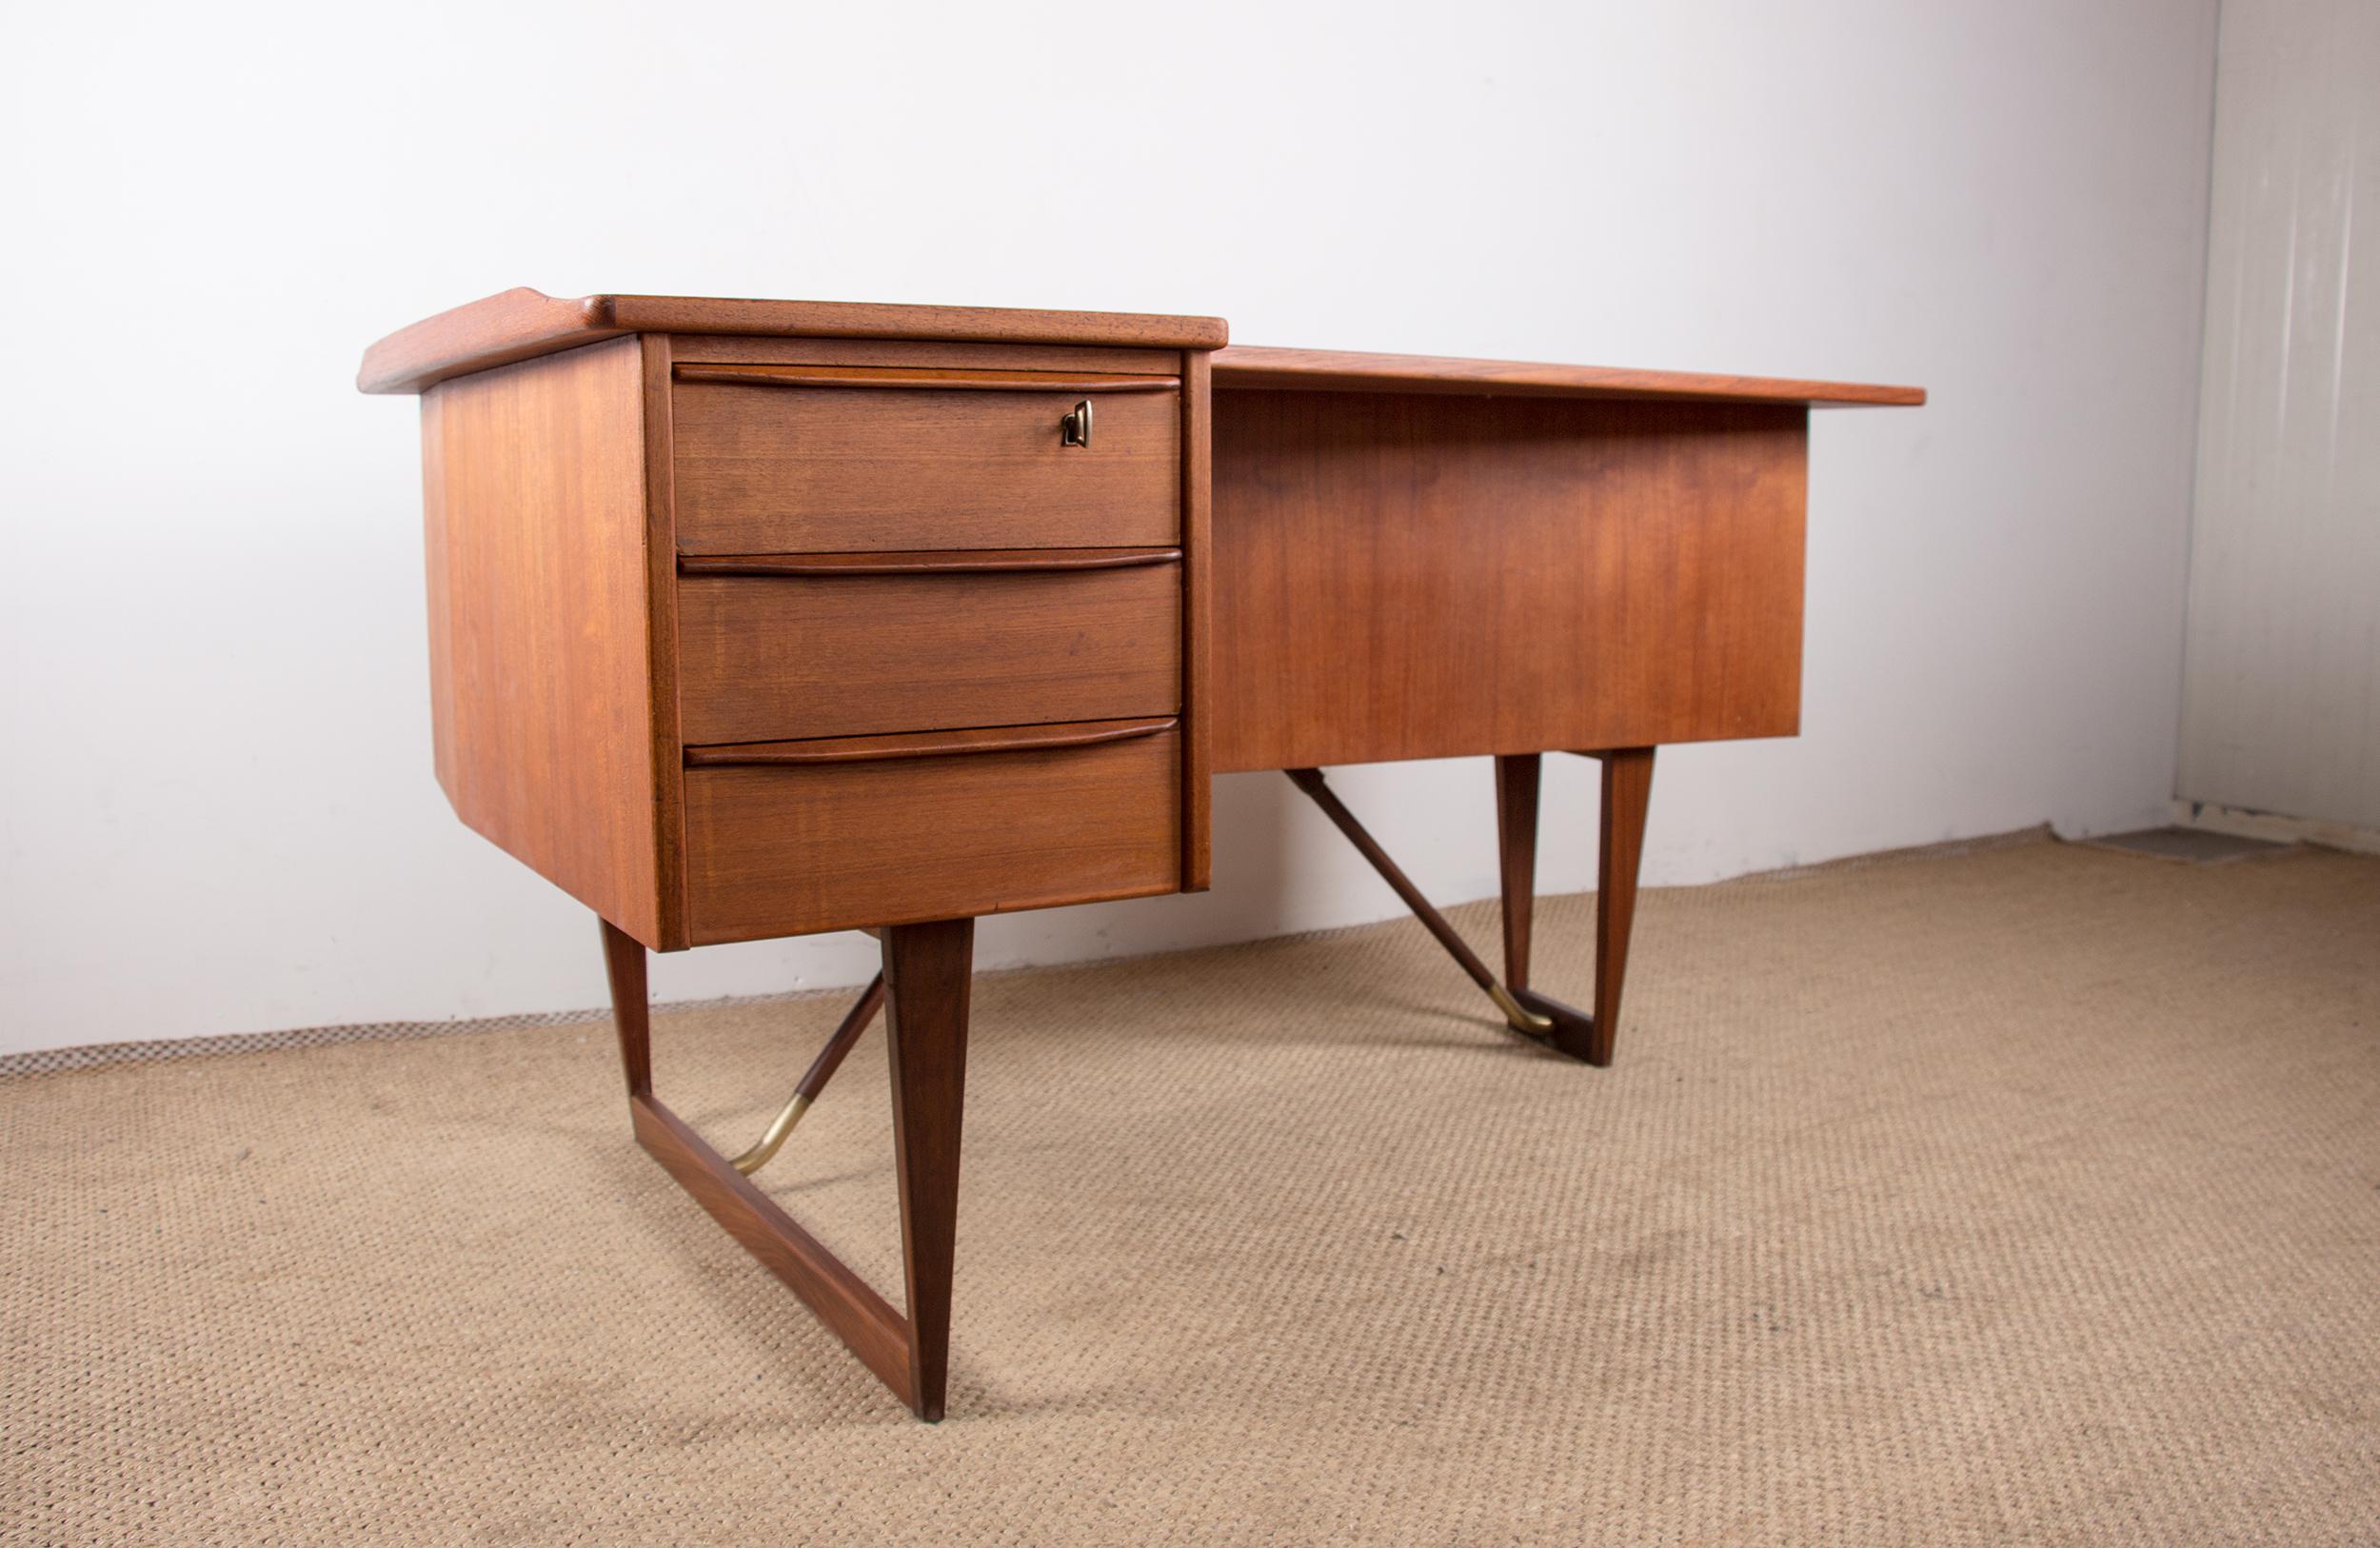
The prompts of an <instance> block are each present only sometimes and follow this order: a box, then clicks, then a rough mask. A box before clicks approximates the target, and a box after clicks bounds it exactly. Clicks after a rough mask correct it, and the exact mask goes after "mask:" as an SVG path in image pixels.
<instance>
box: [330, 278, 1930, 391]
mask: <svg viewBox="0 0 2380 1548" xmlns="http://www.w3.org/2000/svg"><path fill="white" fill-rule="evenodd" d="M624 333H727V334H736V333H741V334H762V335H767V334H791V335H803V336H807V337H810V338H829V339H919V340H926V341H930V342H935V343H968V344H1074V345H1121V346H1128V347H1143V348H1157V349H1213V350H1216V351H1217V352H1216V354H1215V356H1214V369H1215V385H1216V386H1217V387H1224V388H1232V387H1244V388H1270V389H1273V390H1276V391H1283V390H1285V391H1317V392H1330V391H1336V392H1459V393H1472V394H1482V395H1502V396H1512V397H1557V398H1559V397H1571V398H1662V399H1677V398H1698V399H1704V400H1724V401H1733V402H1739V403H1777V404H1794V403H1799V404H1809V405H1811V406H1813V407H1834V406H1842V405H1879V406H1881V405H1916V404H1922V403H1924V402H1925V401H1926V395H1925V389H1924V388H1922V387H1880V386H1874V385H1870V384H1862V383H1855V382H1805V381H1796V380H1790V379H1777V378H1770V377H1758V376H1713V375H1698V374H1696V373H1694V372H1691V371H1648V370H1631V369H1626V368H1622V367H1609V366H1552V365H1533V364H1530V363H1527V362H1522V361H1509V360H1459V359H1448V358H1440V357H1436V356H1430V355H1369V354H1354V353H1346V352H1341V351H1336V350H1325V349H1266V348H1258V347H1250V346H1247V345H1240V346H1237V347H1230V348H1224V347H1222V346H1223V345H1224V344H1225V343H1226V341H1227V339H1228V337H1229V330H1228V329H1227V328H1226V327H1225V325H1224V323H1223V320H1222V319H1221V318H1220V317H1173V316H1163V315H1156V314H1149V313H1140V312H1105V311H1027V310H1020V309H1015V308H999V307H899V306H875V305H868V304H863V303H855V302H840V301H732V300H714V299H711V298H708V297H704V296H635V295H592V296H580V297H577V298H575V299H569V300H565V299H563V298H560V297H556V296H549V295H546V294H545V293H543V292H542V291H537V290H532V289H529V288H526V287H523V288H519V289H514V290H506V291H505V292H504V293H503V294H501V295H492V296H489V297H487V298H486V300H483V301H474V302H471V303H470V304H469V305H467V306H462V307H457V308H454V309H453V310H451V311H444V312H440V313H439V314H438V315H437V316H435V317H431V318H427V319H425V320H424V321H422V322H419V323H415V324H414V325H413V326H412V327H406V328H400V329H399V330H398V331H396V332H394V333H391V334H389V335H388V336H387V338H385V339H383V340H381V341H380V342H379V343H378V344H375V345H373V346H372V347H371V348H369V349H368V350H367V351H366V352H365V355H364V366H363V369H361V370H360V371H358V372H357V373H356V379H355V385H356V386H357V387H360V388H361V389H363V390H364V391H366V392H419V391H421V390H422V389H423V388H424V387H429V386H431V385H432V384H434V383H438V382H443V381H445V380H446V379H447V378H448V377H450V376H463V375H466V374H467V373H469V372H472V371H481V370H486V369H487V368H488V367H493V366H503V365H508V364H510V363H511V362H513V361H516V360H527V359H530V358H531V357H533V356H537V355H547V354H553V353H556V352H557V351H560V350H564V349H574V348H576V347H579V346H580V345H583V344H593V343H596V342H597V341H599V340H602V339H610V338H617V337H619V336H620V335H622V334H624Z"/></svg>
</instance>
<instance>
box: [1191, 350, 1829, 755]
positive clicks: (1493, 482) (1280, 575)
mask: <svg viewBox="0 0 2380 1548" xmlns="http://www.w3.org/2000/svg"><path fill="white" fill-rule="evenodd" d="M1808 417H1809V416H1808V411H1807V409H1806V408H1804V407H1801V406H1799V405H1775V404H1744V403H1708V402H1689V401H1670V402H1662V401H1629V400H1618V399H1604V398H1561V397H1537V398H1518V397H1479V396H1469V395H1461V396H1458V395H1446V394H1438V393H1427V392H1406V391H1391V392H1369V391H1271V390H1250V389H1228V390H1227V389H1224V388H1220V387H1218V388H1217V389H1216V390H1215V393H1214V430H1213V434H1214V457H1213V469H1214V494H1213V500H1214V509H1213V526H1214V537H1213V554H1214V565H1215V576H1214V583H1213V591H1212V596H1213V606H1214V633H1213V640H1214V665H1213V670H1214V675H1215V706H1214V713H1213V717H1212V725H1213V735H1214V747H1213V753H1214V760H1215V767H1216V769H1217V770H1218V771H1220V772H1230V771H1233V770H1240V769H1271V768H1299V767H1310V766H1319V765H1323V764H1359V763H1378V762H1385V761H1390V760H1396V759H1405V758H1446V757H1458V756H1464V755H1476V754H1478V753H1483V752H1490V751H1494V752H1505V753H1517V752H1541V751H1551V750H1557V749H1569V750H1589V749H1596V748H1605V747H1628V746H1652V745H1656V744H1663V743H1674V742H1701V741H1713V740H1719V739H1727V738H1739V737H1768V736H1791V735H1793V734H1794V733H1795V731H1796V730H1797V729H1798V728H1799V723H1800V712H1801V601H1802V510H1803V493H1804V483H1805V477H1806V469H1807V446H1808Z"/></svg>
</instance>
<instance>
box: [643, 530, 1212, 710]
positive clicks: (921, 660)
mask: <svg viewBox="0 0 2380 1548" xmlns="http://www.w3.org/2000/svg"><path fill="white" fill-rule="evenodd" d="M678 667H679V714H680V717H681V720H682V723H683V725H684V736H685V739H686V741H687V742H689V743H694V744H702V743H713V742H759V741H769V740H778V739H784V738H793V737H833V736H859V735H865V734H868V733H871V732H882V731H917V730H940V729H943V728H946V727H952V726H963V725H1018V724H1027V723H1031V722H1036V721H1086V720H1112V719H1118V718H1121V717H1125V716H1134V715H1171V714H1173V713H1175V712H1176V711H1177V710H1179V709H1180V705H1181V567H1180V565H1179V564H1163V565H1143V566H1132V567H1128V568H1121V569H1088V570H1056V571H1032V570H1020V571H1013V572H1006V573H991V574H968V573H958V574H936V573H931V572H927V573H913V574H894V575H865V574H861V575H831V576H807V577H778V576H767V577H747V576H721V577H703V576H686V577H684V579H683V580H681V581H680V582H679V592H678Z"/></svg>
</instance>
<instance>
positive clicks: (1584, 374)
mask: <svg viewBox="0 0 2380 1548" xmlns="http://www.w3.org/2000/svg"><path fill="white" fill-rule="evenodd" d="M1214 369H1215V385H1216V386H1217V387H1254V388H1270V389H1272V390H1274V391H1293V392H1294V391H1312V392H1465V393H1474V394H1479V395H1492V396H1499V397H1532V398H1672V399H1674V398H1699V399H1703V400H1706V401H1713V400H1716V401H1726V402H1735V403H1779V404H1791V403H1800V404H1808V405H1810V406H1811V407H1839V406H1850V405H1874V406H1878V407H1881V406H1887V405H1898V406H1909V407H1914V406H1915V405H1918V404H1922V403H1924V402H1925V401H1926V391H1925V388H1923V387H1879V386H1875V385H1873V384H1867V383H1859V382H1804V381H1795V380H1789V379H1779V378H1775V377H1765V376H1709V375H1697V374H1696V373H1694V372H1692V371H1644V370H1630V369H1627V368H1625V367H1614V366H1539V365H1532V364H1529V363H1527V362H1524V361H1513V360H1458V359H1450V358H1445V357H1441V356H1435V355H1366V354H1353V353H1347V352H1344V351H1340V350H1334V349H1267V348H1262V347H1258V346H1254V345H1244V344H1242V345H1234V346H1232V347H1230V348H1228V349H1219V350H1217V351H1216V353H1215V356H1214Z"/></svg>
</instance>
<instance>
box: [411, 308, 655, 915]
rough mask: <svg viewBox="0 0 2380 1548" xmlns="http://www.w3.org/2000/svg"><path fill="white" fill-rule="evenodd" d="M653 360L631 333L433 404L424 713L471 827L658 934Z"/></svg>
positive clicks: (575, 892)
mask: <svg viewBox="0 0 2380 1548" xmlns="http://www.w3.org/2000/svg"><path fill="white" fill-rule="evenodd" d="M642 383H643V365H642V356H641V352H640V350H639V347H638V345H637V342H636V341H635V340H633V339H621V340H617V341H614V342H612V343H608V344H601V345H595V346H592V347H588V348H585V349H581V350H575V351H573V352H571V353H568V354H562V355H552V356H547V357H545V358H543V359H538V360H532V361H525V362H523V363H521V364H519V365H516V366H507V367H500V368H498V369H496V370H491V371H483V372H481V373H480V374H478V375H476V376H468V377H464V378H461V379H459V380H456V381H453V382H450V383H446V384H445V385H443V386H441V387H437V388H435V389H433V390H432V391H431V392H430V393H429V394H427V395H426V397H425V398H424V399H423V401H422V423H423V491H424V503H425V508H426V552H427V561H428V578H429V632H430V685H431V689H430V712H431V730H432V739H433V743H434V745H435V749H436V752H435V757H436V762H437V768H438V778H439V783H440V784H442V785H443V786H445V788H446V795H447V798H448V799H449V800H450V801H452V802H453V804H454V809H455V812H456V814H457V815H458V816H460V817H461V818H462V819H463V821H464V822H466V823H467V824H470V826H471V827H473V828H474V829H476V830H477V831H478V832H480V833H482V834H484V835H486V837H487V838H488V839H490V840H492V841H493V842H495V843H497V844H499V845H501V846H502V847H503V848H505V849H506V851H508V852H509V853H511V854H513V855H515V856H517V857H518V858H519V859H521V860H522V861H523V862H525V863H527V864H528V865H529V866H531V867H532V868H533V869H535V870H537V871H538V872H539V873H540V874H542V875H544V876H545V877H546V878H547V879H548V880H549V881H551V882H553V883H555V884H556V885H558V886H560V887H562V888H563V889H564V890H565V891H566V892H568V893H569V894H570V895H571V896H573V897H575V898H577V899H579V900H580V901H581V902H582V903H585V904H586V905H587V906H588V907H590V908H592V909H594V910H595V911H596V912H597V913H598V914H601V915H602V916H603V917H604V918H605V919H607V920H609V921H611V922H612V923H614V924H616V925H618V926H619V927H620V928H621V929H623V930H625V931H626V932H627V933H628V934H630V935H632V936H635V937H636V938H637V939H638V940H640V941H643V942H646V943H660V942H662V941H663V940H664V932H665V928H666V926H667V925H668V923H670V922H669V921H668V920H667V918H666V913H667V909H668V904H669V903H673V902H674V899H670V900H664V894H663V889H662V886H661V881H660V874H661V873H660V855H659V851H660V848H661V846H662V843H664V835H663V834H662V833H661V831H660V824H661V821H662V819H661V810H662V806H661V801H660V791H659V788H658V786H657V783H656V778H655V771H654V765H653V750H652V749H653V719H652V716H653V704H654V699H655V694H654V688H653V682H652V674H653V670H654V660H653V657H652V654H651V648H650V646H651V641H650V638H649V636H648V633H647V629H648V626H649V625H648V614H649V605H648V588H649V583H650V576H649V572H648V567H647V564H646V546H645V544H646V531H647V526H646V522H647V515H648V512H647V507H646V490H645V468H644V447H645V426H644V418H643V408H642V405H643V387H642Z"/></svg>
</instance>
